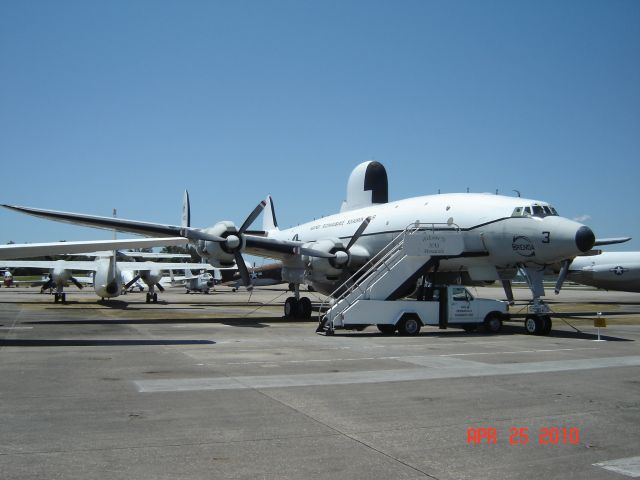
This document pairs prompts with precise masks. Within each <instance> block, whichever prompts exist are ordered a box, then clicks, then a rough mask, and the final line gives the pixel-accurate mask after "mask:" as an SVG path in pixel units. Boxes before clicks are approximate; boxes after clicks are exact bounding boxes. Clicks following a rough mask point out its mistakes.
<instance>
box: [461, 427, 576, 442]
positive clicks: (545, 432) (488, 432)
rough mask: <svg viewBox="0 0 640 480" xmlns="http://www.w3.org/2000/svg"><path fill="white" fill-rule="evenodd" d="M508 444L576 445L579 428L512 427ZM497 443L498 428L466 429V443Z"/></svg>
mask: <svg viewBox="0 0 640 480" xmlns="http://www.w3.org/2000/svg"><path fill="white" fill-rule="evenodd" d="M508 441H509V445H528V444H529V443H530V442H531V443H536V441H537V444H538V445H578V444H579V443H580V429H579V428H573V427H570V428H567V427H551V428H546V427H543V428H540V429H538V430H537V431H530V429H529V428H528V427H519V428H516V427H512V428H510V429H509V435H508ZM497 443H498V430H497V429H495V428H493V427H487V428H475V427H470V428H468V429H467V444H468V445H482V444H485V445H496V444H497Z"/></svg>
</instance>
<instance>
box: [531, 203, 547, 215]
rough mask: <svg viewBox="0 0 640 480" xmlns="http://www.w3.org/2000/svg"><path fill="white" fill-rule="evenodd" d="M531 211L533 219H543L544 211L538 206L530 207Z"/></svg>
mask: <svg viewBox="0 0 640 480" xmlns="http://www.w3.org/2000/svg"><path fill="white" fill-rule="evenodd" d="M532 210H533V216H534V217H544V216H545V213H544V209H543V208H542V207H541V206H540V205H533V206H532Z"/></svg>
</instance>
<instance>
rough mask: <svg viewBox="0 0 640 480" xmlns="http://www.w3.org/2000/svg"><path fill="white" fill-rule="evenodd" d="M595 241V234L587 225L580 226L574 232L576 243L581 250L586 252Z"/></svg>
mask: <svg viewBox="0 0 640 480" xmlns="http://www.w3.org/2000/svg"><path fill="white" fill-rule="evenodd" d="M595 243H596V236H595V235H594V234H593V230H591V229H590V228H589V227H586V226H582V227H580V228H579V229H578V231H577V232H576V245H577V246H578V249H579V250H580V251H581V252H588V251H589V250H591V249H592V248H593V246H594V245H595Z"/></svg>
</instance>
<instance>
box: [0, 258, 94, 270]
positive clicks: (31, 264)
mask: <svg viewBox="0 0 640 480" xmlns="http://www.w3.org/2000/svg"><path fill="white" fill-rule="evenodd" d="M0 266H2V267H6V268H40V269H42V270H50V269H52V268H55V267H60V266H62V267H64V268H65V269H67V270H84V271H88V272H91V271H93V270H95V269H96V263H95V262H93V261H75V260H69V261H67V260H0Z"/></svg>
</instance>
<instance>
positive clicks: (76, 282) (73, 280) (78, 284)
mask: <svg viewBox="0 0 640 480" xmlns="http://www.w3.org/2000/svg"><path fill="white" fill-rule="evenodd" d="M70 280H71V281H72V282H73V284H74V285H75V286H76V287H78V288H79V289H80V290H82V289H83V288H84V287H83V286H82V284H81V283H80V282H79V281H78V280H76V279H75V278H73V277H71V278H70Z"/></svg>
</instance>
